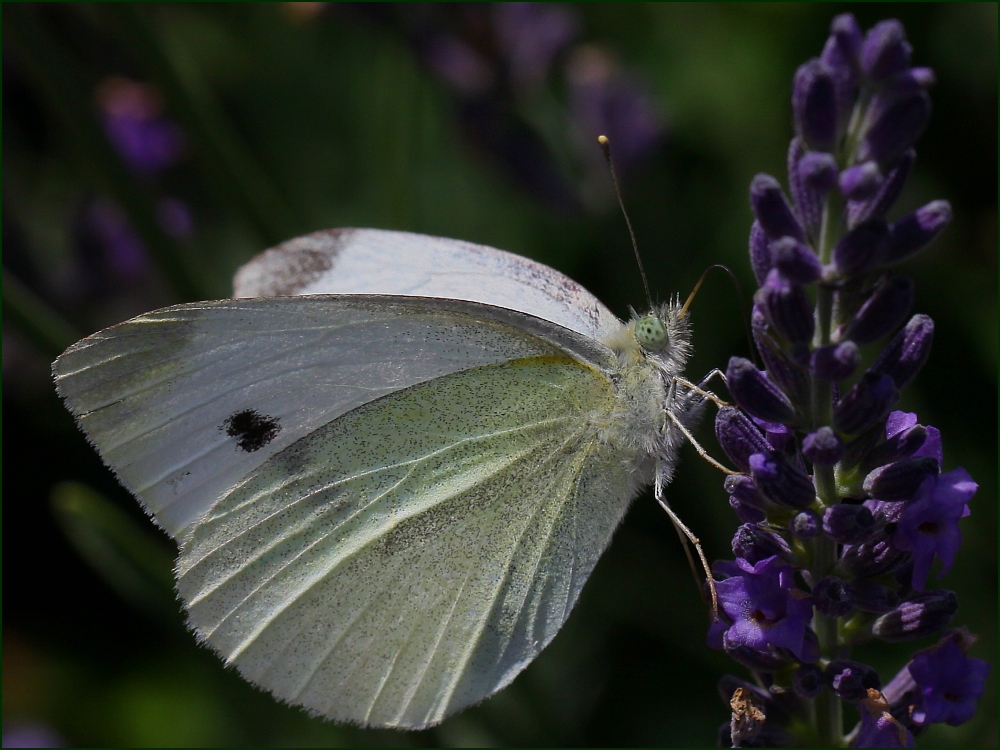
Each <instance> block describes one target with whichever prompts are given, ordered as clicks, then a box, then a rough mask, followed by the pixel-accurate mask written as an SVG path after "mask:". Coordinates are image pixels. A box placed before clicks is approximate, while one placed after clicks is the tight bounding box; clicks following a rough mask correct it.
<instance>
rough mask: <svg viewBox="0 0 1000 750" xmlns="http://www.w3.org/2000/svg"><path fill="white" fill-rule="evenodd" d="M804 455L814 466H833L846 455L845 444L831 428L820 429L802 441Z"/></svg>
mask: <svg viewBox="0 0 1000 750" xmlns="http://www.w3.org/2000/svg"><path fill="white" fill-rule="evenodd" d="M802 455H804V456H805V457H806V458H807V459H808V460H809V462H810V463H811V464H813V465H814V466H833V465H834V464H835V463H837V461H839V460H840V457H841V456H843V455H844V444H843V443H842V442H841V441H840V438H839V437H837V433H835V432H834V431H833V430H831V429H830V428H829V427H820V428H819V429H818V430H816V431H815V432H810V433H809V434H808V435H806V437H805V439H804V440H803V441H802Z"/></svg>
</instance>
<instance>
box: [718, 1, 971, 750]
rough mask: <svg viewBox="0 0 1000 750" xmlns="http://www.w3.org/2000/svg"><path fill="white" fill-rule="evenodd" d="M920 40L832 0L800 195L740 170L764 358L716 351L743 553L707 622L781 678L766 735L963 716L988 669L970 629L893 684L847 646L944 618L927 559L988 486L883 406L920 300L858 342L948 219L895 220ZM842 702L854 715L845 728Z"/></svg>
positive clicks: (808, 76) (862, 739)
mask: <svg viewBox="0 0 1000 750" xmlns="http://www.w3.org/2000/svg"><path fill="white" fill-rule="evenodd" d="M911 54H912V50H911V48H910V45H909V44H908V43H907V41H906V35H905V33H904V31H903V27H902V25H901V24H900V23H899V22H898V21H894V20H890V21H883V22H882V23H880V24H877V25H876V26H875V27H874V28H873V29H871V30H870V31H869V32H868V34H867V35H863V34H862V32H861V29H860V28H859V27H858V24H857V22H856V20H855V19H854V17H853V16H851V15H850V14H844V15H841V16H838V17H837V18H836V19H834V22H833V24H832V25H831V27H830V37H829V38H828V39H827V42H826V44H825V46H824V47H823V52H822V55H821V56H820V57H819V58H818V59H813V60H810V61H808V62H807V63H805V64H804V65H802V66H801V67H800V68H799V69H798V71H797V72H796V74H795V80H794V83H793V87H792V111H793V115H794V122H795V137H794V138H793V139H792V141H791V144H790V146H789V149H788V184H789V186H790V191H791V196H792V199H793V204H792V205H790V204H789V202H788V200H787V199H786V198H785V196H784V194H783V193H782V191H781V187H780V186H779V184H778V181H777V180H776V179H775V178H774V177H771V176H769V175H765V174H758V175H757V176H756V177H754V179H753V182H752V183H751V185H750V202H751V204H752V205H753V210H754V215H755V218H756V221H754V223H753V226H752V228H751V230H750V261H751V265H752V266H753V271H754V276H755V277H756V279H757V283H758V284H759V289H758V290H757V292H756V294H755V295H754V307H753V311H752V313H751V323H750V325H751V330H752V332H753V339H754V342H755V344H756V346H757V349H758V351H759V353H760V356H761V359H762V360H763V362H764V364H765V366H766V368H767V370H766V372H765V371H761V370H758V369H757V367H756V366H755V365H754V364H752V363H751V362H750V361H749V360H746V359H743V358H741V357H733V358H731V359H730V360H729V366H728V367H727V370H726V380H727V386H728V388H729V392H730V394H731V395H732V397H733V399H735V401H736V403H737V404H738V405H739V408H736V407H732V406H726V407H724V408H722V409H720V410H719V414H718V417H717V418H716V435H717V436H718V438H719V443H720V444H721V445H722V447H723V450H725V452H726V454H727V455H729V457H730V458H731V459H732V460H733V462H734V463H735V464H736V466H737V467H739V469H740V471H741V472H742V473H740V474H734V475H731V476H728V477H727V478H726V480H725V489H726V492H727V494H728V496H729V503H730V506H731V507H732V508H733V510H734V511H735V513H736V515H737V517H738V518H739V519H740V521H741V522H742V525H741V526H740V528H739V530H738V532H737V534H736V536H735V537H734V538H733V552H734V553H735V555H736V560H735V561H733V562H716V563H715V565H714V566H713V570H714V571H715V572H716V576H717V580H718V584H717V592H718V601H719V607H720V618H719V620H718V621H716V622H715V623H713V625H712V626H711V627H710V630H709V643H710V645H711V646H712V647H713V648H721V649H725V651H726V653H727V654H728V655H729V656H730V657H731V658H732V659H734V660H735V661H737V662H739V663H740V664H742V665H744V666H745V667H747V668H748V669H750V670H752V671H754V672H756V673H758V674H757V682H758V683H759V684H761V685H767V686H769V687H770V692H769V694H768V702H767V710H766V712H765V714H766V717H765V720H764V725H763V726H762V727H758V729H759V732H758V733H757V734H756V735H755V737H756V739H754V740H753V741H754V742H757V743H760V742H765V743H766V742H782V743H786V744H791V743H793V742H795V741H796V740H797V741H798V742H800V743H806V742H808V743H814V744H815V743H817V742H818V743H819V744H822V745H823V746H824V747H842V746H844V745H845V744H848V743H849V744H850V745H851V746H852V747H912V746H913V744H914V733H918V734H919V732H920V731H921V730H922V729H923V727H924V726H926V724H928V723H932V722H948V723H961V722H962V721H966V720H967V719H968V718H969V717H970V716H971V715H972V713H973V712H974V711H975V704H976V701H977V700H978V697H979V695H980V694H981V693H982V690H983V683H984V680H985V677H986V673H987V671H988V669H989V668H988V666H987V665H986V664H985V663H984V662H980V661H978V660H972V659H969V658H968V657H967V656H966V655H965V651H967V649H968V645H969V640H970V639H969V638H968V637H959V636H956V637H955V638H954V639H953V640H948V639H947V638H946V639H945V640H944V641H942V642H941V644H940V645H939V647H937V648H936V649H934V650H928V651H924V652H917V654H916V655H914V656H913V659H912V661H911V662H910V666H911V669H912V670H913V674H912V676H911V675H910V672H908V671H907V670H906V669H905V668H904V669H903V670H902V671H901V672H900V673H899V675H897V677H896V678H894V679H893V680H892V681H891V682H890V684H889V685H888V686H887V687H886V694H885V695H883V694H882V693H881V692H879V691H880V686H881V683H882V681H881V679H880V677H879V675H878V673H877V671H876V670H875V669H874V668H873V667H871V666H869V665H867V664H864V663H861V662H859V661H856V660H854V659H852V658H851V655H850V650H851V648H852V647H853V646H854V645H858V644H862V643H865V642H866V641H870V640H872V639H879V640H882V641H889V642H904V641H908V640H911V639H915V638H922V637H925V636H929V635H933V634H935V633H938V632H939V631H941V630H942V629H943V628H945V627H947V625H948V624H949V623H950V622H951V620H952V618H953V617H954V616H955V613H956V611H957V609H958V600H957V598H956V596H955V595H954V594H953V593H952V592H950V591H944V590H940V591H931V592H927V593H922V592H923V589H924V586H925V584H926V581H927V576H928V575H929V574H930V570H931V567H932V564H933V562H934V560H935V558H938V559H940V561H941V571H940V575H942V576H943V575H944V574H946V573H947V572H948V570H949V569H950V568H951V566H952V564H953V562H954V560H955V557H956V555H957V553H958V548H959V546H960V544H961V534H960V532H959V526H958V522H959V521H960V520H961V519H962V518H964V517H965V516H967V515H968V514H969V500H970V499H971V498H972V496H973V495H974V494H975V492H976V488H977V485H976V483H975V482H974V481H973V480H972V478H971V477H970V476H969V474H968V473H967V472H966V471H965V470H964V469H961V468H958V469H952V470H951V471H946V472H943V473H942V471H941V466H942V461H943V450H942V443H941V436H940V433H939V432H938V431H937V430H936V429H935V428H933V427H925V426H923V425H921V424H919V420H918V418H917V415H916V414H910V413H906V412H901V411H892V408H893V405H894V404H895V403H896V401H897V400H898V399H899V398H900V391H901V390H902V389H903V388H905V387H906V386H907V385H908V384H909V383H910V382H911V381H912V380H913V379H914V378H915V377H916V375H917V373H918V372H919V371H920V369H921V368H922V367H923V365H924V364H925V363H926V361H927V358H928V356H929V355H930V348H931V342H932V339H933V334H934V322H933V321H932V320H931V319H930V318H929V317H927V316H926V315H914V316H913V317H912V318H910V320H909V322H907V323H906V325H905V326H903V328H902V330H900V331H898V332H897V333H896V335H895V336H893V337H892V339H891V340H890V341H889V342H888V344H887V345H885V346H883V347H882V351H881V353H879V352H878V351H874V352H870V353H869V351H868V347H874V346H876V345H877V344H878V342H880V341H882V340H883V339H885V338H886V337H888V336H890V335H891V334H892V333H893V331H895V330H896V329H897V328H898V327H899V326H900V325H901V324H902V323H903V321H904V320H905V318H906V317H907V316H908V315H909V314H910V309H911V308H912V306H913V304H914V302H915V293H914V287H913V282H912V281H910V280H909V279H907V278H905V277H902V276H898V275H895V274H894V273H893V268H892V267H894V266H895V265H896V264H898V263H899V262H900V261H903V260H905V259H907V258H909V257H911V256H912V255H913V254H914V253H916V252H919V251H920V250H921V249H922V248H924V247H926V246H927V245H928V244H929V243H930V242H931V241H932V240H933V239H934V238H935V237H936V236H937V234H939V233H940V232H941V231H942V230H943V229H944V228H945V226H946V225H947V224H948V221H949V220H950V218H951V207H950V205H949V204H948V203H947V202H946V201H932V202H931V203H928V204H927V205H926V206H924V207H923V208H920V209H918V210H917V211H915V212H914V213H912V214H910V215H909V216H906V217H904V218H903V219H901V220H899V221H896V222H895V223H894V224H892V225H891V226H890V225H889V224H887V223H886V219H885V215H886V213H887V212H888V211H889V210H890V209H891V208H892V204H893V203H894V202H895V200H896V198H897V197H898V196H899V195H900V192H901V191H902V189H903V184H904V183H905V181H906V179H907V177H908V175H909V173H910V171H911V168H912V166H913V163H914V160H915V158H916V154H915V151H914V149H913V144H914V141H915V140H916V138H917V136H918V135H919V134H920V131H921V130H923V128H924V126H925V125H926V124H927V120H928V117H929V115H930V98H929V96H928V93H927V89H928V87H929V86H930V84H931V83H932V82H933V79H934V74H933V71H931V70H929V69H927V68H911V67H910V57H911ZM793 206H794V207H793ZM862 347H865V348H862ZM865 360H868V362H871V360H874V363H872V364H870V365H869V366H868V367H867V369H864V370H863V371H862V372H861V374H860V377H858V376H857V374H856V373H857V371H858V370H859V369H860V368H862V367H863V366H864V364H863V363H864V362H865ZM748 415H749V416H748ZM794 581H799V582H800V584H799V585H801V586H803V590H800V589H798V588H796V587H795V584H794ZM957 632H961V631H957ZM796 662H798V664H796ZM900 675H903V676H904V677H905V681H907V684H906V685H905V686H904V685H903V681H904V677H901V676H900ZM729 693H730V694H731V691H729ZM890 694H891V697H890ZM781 697H784V698H785V699H787V700H784V701H782V700H779V698H781ZM727 700H728V695H727ZM842 703H846V704H848V705H852V704H853V707H855V708H857V710H858V711H859V712H860V714H861V722H860V724H859V725H858V726H857V727H856V728H855V729H854V730H853V731H852V732H850V733H849V734H848V735H847V736H844V735H843V733H842V727H843V705H842ZM806 727H809V729H805V728H806ZM726 730H727V731H726V732H724V733H723V734H721V735H720V737H724V738H725V739H726V740H727V741H729V740H735V739H737V737H736V735H734V734H732V733H731V732H729V731H728V730H729V726H728V725H727V726H726Z"/></svg>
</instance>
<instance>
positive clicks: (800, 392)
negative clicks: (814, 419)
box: [750, 305, 810, 401]
mask: <svg viewBox="0 0 1000 750" xmlns="http://www.w3.org/2000/svg"><path fill="white" fill-rule="evenodd" d="M750 330H751V331H752V333H753V340H754V343H755V344H756V345H757V351H758V352H759V353H760V358H761V359H762V360H763V361H764V367H765V368H766V369H767V377H768V380H770V381H771V382H772V383H774V384H775V385H777V386H778V387H779V388H780V389H781V390H782V391H784V392H785V393H786V394H788V395H789V397H791V398H793V399H795V400H796V401H804V400H805V399H807V398H808V396H809V389H810V383H809V376H808V374H807V373H806V371H805V369H803V368H802V367H801V366H799V365H797V364H796V363H794V362H792V361H789V357H787V356H786V355H785V353H784V352H782V351H781V347H780V345H779V344H778V343H777V342H776V341H775V340H774V338H773V337H772V336H771V334H770V327H769V326H768V324H767V316H766V315H764V311H763V310H761V309H760V305H754V306H753V310H752V311H751V313H750ZM806 350H807V351H808V346H807V347H806Z"/></svg>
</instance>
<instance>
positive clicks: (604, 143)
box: [597, 135, 653, 310]
mask: <svg viewBox="0 0 1000 750" xmlns="http://www.w3.org/2000/svg"><path fill="white" fill-rule="evenodd" d="M597 142H598V143H599V144H600V146H601V151H603V152H604V160H605V161H606V162H607V163H608V169H610V170H611V182H613V183H614V186H615V197H616V198H617V199H618V205H619V206H620V207H621V209H622V216H624V217H625V225H626V226H627V227H628V234H629V237H631V238H632V250H633V251H634V252H635V262H636V263H638V264H639V275H640V276H642V288H643V289H645V290H646V302H647V303H648V304H649V309H650V310H652V309H653V297H652V295H651V294H650V293H649V282H648V281H647V280H646V270H645V269H644V268H643V267H642V258H641V257H639V243H637V242H636V241H635V231H633V229H632V221H631V220H630V219H629V218H628V211H626V210H625V201H623V200H622V191H621V187H619V185H618V173H617V172H616V171H615V161H614V159H612V158H611V141H609V140H608V137H607V136H606V135H599V136H597Z"/></svg>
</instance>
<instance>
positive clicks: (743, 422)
mask: <svg viewBox="0 0 1000 750" xmlns="http://www.w3.org/2000/svg"><path fill="white" fill-rule="evenodd" d="M715 436H716V438H718V440H719V445H721V446H722V450H724V451H725V452H726V455H727V456H729V459H730V460H731V461H732V462H733V463H734V464H736V466H737V467H738V468H739V469H740V471H750V456H751V455H753V454H754V453H762V452H764V451H767V450H770V446H769V445H768V443H767V440H765V439H764V435H763V434H761V431H760V430H759V429H757V425H755V424H754V423H753V422H752V421H750V418H749V417H747V415H746V414H744V413H743V412H741V411H740V410H739V409H737V408H735V407H733V406H723V407H722V408H721V409H719V413H718V414H717V415H716V417H715ZM734 481H735V480H734ZM727 489H728V485H727Z"/></svg>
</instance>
